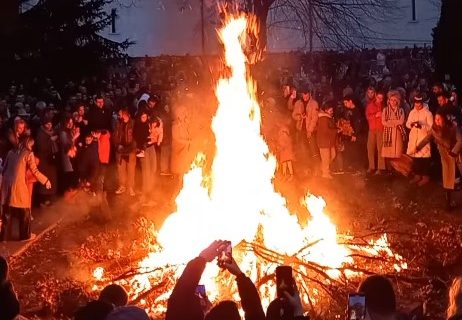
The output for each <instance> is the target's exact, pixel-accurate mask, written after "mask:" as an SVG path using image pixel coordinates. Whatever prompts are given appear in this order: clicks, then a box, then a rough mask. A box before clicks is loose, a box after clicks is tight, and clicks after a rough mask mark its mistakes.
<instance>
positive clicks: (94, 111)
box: [88, 106, 112, 132]
mask: <svg viewBox="0 0 462 320" xmlns="http://www.w3.org/2000/svg"><path fill="white" fill-rule="evenodd" d="M88 130H90V131H102V130H106V131H109V132H111V131H112V110H111V109H109V108H107V107H106V106H105V107H103V108H98V107H92V108H91V109H90V111H89V112H88Z"/></svg>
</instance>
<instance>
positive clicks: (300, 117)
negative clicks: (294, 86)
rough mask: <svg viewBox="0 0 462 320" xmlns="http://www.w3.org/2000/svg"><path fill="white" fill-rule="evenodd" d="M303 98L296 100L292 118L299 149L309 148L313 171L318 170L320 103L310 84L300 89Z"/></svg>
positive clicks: (310, 164) (302, 151)
mask: <svg viewBox="0 0 462 320" xmlns="http://www.w3.org/2000/svg"><path fill="white" fill-rule="evenodd" d="M300 92H301V99H300V100H298V101H297V102H295V105H294V109H293V111H292V119H293V120H294V121H295V143H296V145H297V148H298V149H299V150H298V151H299V152H301V153H305V150H306V149H308V150H307V151H308V152H307V153H308V158H309V160H308V161H309V167H310V169H311V170H312V173H315V174H316V172H317V171H318V160H319V150H318V146H317V145H316V137H315V135H316V126H317V123H318V113H319V105H318V102H317V101H316V100H315V99H314V98H313V97H312V95H311V89H310V87H309V86H308V85H303V86H302V87H301V89H300Z"/></svg>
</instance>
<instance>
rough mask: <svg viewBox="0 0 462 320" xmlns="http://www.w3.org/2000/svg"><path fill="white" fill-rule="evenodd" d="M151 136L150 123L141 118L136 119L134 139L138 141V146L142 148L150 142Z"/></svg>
mask: <svg viewBox="0 0 462 320" xmlns="http://www.w3.org/2000/svg"><path fill="white" fill-rule="evenodd" d="M148 137H149V123H148V122H144V123H143V122H141V121H139V120H137V121H135V125H134V126H133V139H134V140H135V142H136V147H137V148H138V149H142V148H144V147H145V146H146V144H147V143H148Z"/></svg>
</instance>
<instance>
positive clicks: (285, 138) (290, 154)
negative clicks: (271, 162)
mask: <svg viewBox="0 0 462 320" xmlns="http://www.w3.org/2000/svg"><path fill="white" fill-rule="evenodd" d="M277 150H278V158H279V162H280V163H283V162H286V161H293V160H294V159H295V154H294V148H293V141H292V137H291V135H290V130H289V128H287V127H285V126H284V127H282V128H281V129H280V130H279V132H278V140H277Z"/></svg>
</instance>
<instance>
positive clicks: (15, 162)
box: [0, 137, 51, 240]
mask: <svg viewBox="0 0 462 320" xmlns="http://www.w3.org/2000/svg"><path fill="white" fill-rule="evenodd" d="M34 142H35V141H34V139H33V138H32V137H27V138H25V140H24V142H22V143H21V144H20V145H19V147H18V148H16V149H14V150H11V151H10V152H9V153H8V155H7V157H6V160H5V166H4V168H3V181H2V191H1V200H2V221H4V223H2V228H1V231H0V240H4V239H5V236H6V233H7V232H6V231H7V229H8V228H9V220H10V219H11V217H12V216H16V217H18V218H19V239H20V240H29V239H30V238H31V232H30V224H31V196H30V191H29V189H28V187H27V183H26V172H27V171H28V170H30V172H31V174H32V175H33V176H34V177H35V179H37V180H38V181H39V182H40V183H41V184H43V185H45V187H46V188H47V189H50V188H51V183H50V180H48V178H47V177H46V176H45V175H43V174H42V173H41V172H40V171H39V170H38V169H37V165H36V163H35V157H34V153H33V152H32V147H33V146H34Z"/></svg>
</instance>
